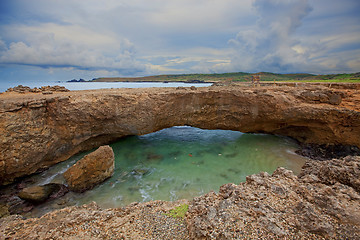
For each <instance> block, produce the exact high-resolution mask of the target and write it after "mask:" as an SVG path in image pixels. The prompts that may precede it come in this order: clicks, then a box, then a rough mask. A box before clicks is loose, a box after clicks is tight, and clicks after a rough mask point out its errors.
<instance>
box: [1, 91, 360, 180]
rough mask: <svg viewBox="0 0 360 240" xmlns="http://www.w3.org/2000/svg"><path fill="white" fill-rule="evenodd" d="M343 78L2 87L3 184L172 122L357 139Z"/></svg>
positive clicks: (324, 140)
mask: <svg viewBox="0 0 360 240" xmlns="http://www.w3.org/2000/svg"><path fill="white" fill-rule="evenodd" d="M294 86H295V85H294ZM341 86H342V88H341V89H340V88H328V87H323V86H312V85H309V86H307V85H305V86H301V87H271V86H267V87H259V88H249V87H238V86H228V87H209V88H192V89H193V90H191V89H190V88H181V89H175V88H153V89H106V90H91V91H71V92H54V93H53V94H51V95H43V94H40V93H28V94H19V93H4V94H1V95H0V185H1V184H6V183H9V182H12V181H14V179H16V178H18V177H22V176H26V175H29V174H32V173H34V172H37V171H41V170H42V169H45V168H48V167H49V166H51V165H53V164H55V163H58V162H61V161H64V160H66V159H68V158H69V157H71V156H73V155H74V154H76V153H78V152H80V151H85V150H90V149H92V148H95V147H99V146H101V145H104V144H108V143H110V142H112V141H114V140H116V139H118V138H121V137H124V136H128V135H142V134H146V133H151V132H155V131H158V130H161V129H163V128H168V127H172V126H182V125H189V126H193V127H200V128H203V129H227V130H236V131H242V132H265V133H272V134H279V135H285V136H290V137H293V138H295V139H297V140H299V141H300V142H304V143H316V144H343V145H356V146H358V147H360V93H359V90H358V89H357V86H360V85H354V86H355V87H354V86H353V85H351V86H352V87H351V88H347V85H341Z"/></svg>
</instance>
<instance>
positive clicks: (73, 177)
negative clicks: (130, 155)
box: [63, 146, 115, 192]
mask: <svg viewBox="0 0 360 240" xmlns="http://www.w3.org/2000/svg"><path fill="white" fill-rule="evenodd" d="M114 167H115V160H114V152H113V150H112V148H111V147H110V146H101V147H99V148H98V149H97V150H95V151H94V152H92V153H89V154H88V155H86V156H85V157H83V158H82V159H80V160H79V161H78V162H77V163H75V164H74V165H73V166H71V167H70V168H69V169H68V170H67V171H66V172H64V173H63V175H64V178H65V180H66V182H67V184H68V185H69V188H70V190H71V191H74V192H84V191H86V190H89V189H92V188H94V187H95V186H96V185H98V184H99V183H102V182H103V181H104V180H106V179H108V178H109V177H111V176H112V175H113V173H114Z"/></svg>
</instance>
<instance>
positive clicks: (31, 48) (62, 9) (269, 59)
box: [0, 0, 360, 81]
mask: <svg viewBox="0 0 360 240" xmlns="http://www.w3.org/2000/svg"><path fill="white" fill-rule="evenodd" d="M359 12H360V1H359V0H151V1H149V0H132V1H125V0H86V1H82V0H77V1H75V0H1V1H0V80H1V81H12V80H14V79H24V78H28V79H49V80H50V79H51V80H68V79H72V78H85V79H91V78H95V77H102V76H146V75H154V74H169V73H171V74H177V73H179V74H180V73H194V72H196V73H216V72H238V71H244V72H258V71H270V72H278V73H294V72H309V73H315V74H319V73H343V72H359V71H360V14H359Z"/></svg>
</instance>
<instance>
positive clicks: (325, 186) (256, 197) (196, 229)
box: [186, 157, 360, 239]
mask: <svg viewBox="0 0 360 240" xmlns="http://www.w3.org/2000/svg"><path fill="white" fill-rule="evenodd" d="M359 171H360V157H348V158H347V159H344V160H330V161H324V162H316V161H309V162H308V163H307V164H306V165H305V167H304V169H303V171H302V173H301V174H300V176H299V177H297V176H295V175H294V174H293V173H292V172H291V171H289V170H286V169H284V168H278V169H277V170H276V171H275V172H274V173H273V174H272V175H271V176H270V175H269V174H267V173H260V174H256V175H251V176H248V177H247V179H246V182H245V183H240V184H239V185H235V184H226V185H223V186H222V187H221V188H220V191H219V193H218V194H216V193H214V192H210V193H208V194H206V195H203V196H201V197H198V198H195V199H194V200H193V201H192V202H191V204H190V207H189V212H188V215H187V219H186V221H187V224H188V227H189V233H190V237H191V239H248V238H247V237H249V236H250V238H251V239H278V238H281V239H322V237H323V238H325V239H359V238H360V237H359V236H360V194H359V193H360V192H359V189H358V186H359V180H358V179H359V177H360V172H359Z"/></svg>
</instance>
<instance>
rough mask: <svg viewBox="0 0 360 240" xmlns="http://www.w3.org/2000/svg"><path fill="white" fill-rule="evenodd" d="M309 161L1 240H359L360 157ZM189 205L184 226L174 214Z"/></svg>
mask: <svg viewBox="0 0 360 240" xmlns="http://www.w3.org/2000/svg"><path fill="white" fill-rule="evenodd" d="M321 166H322V169H320V170H319V162H316V161H311V160H310V161H309V162H307V164H306V165H305V167H304V169H303V171H302V172H301V174H300V175H299V177H297V176H295V175H294V174H293V173H292V172H291V171H289V170H286V169H284V168H278V169H277V170H276V171H275V172H274V173H273V174H272V175H269V174H267V173H260V174H256V175H251V176H248V177H247V179H246V182H244V183H240V184H239V185H235V184H226V185H223V186H222V187H221V188H220V191H219V193H215V192H210V193H208V194H205V195H203V196H200V197H197V198H194V199H193V200H192V201H190V202H188V201H186V200H182V201H177V202H164V201H153V202H146V203H133V204H131V205H129V206H127V207H125V208H117V209H107V210H102V209H100V208H99V207H97V206H96V204H90V205H84V206H82V207H68V208H64V209H62V210H57V211H53V212H51V213H48V214H46V215H44V216H43V217H41V218H31V219H22V218H21V217H19V216H9V217H5V218H3V219H0V238H2V239H6V238H7V237H10V239H23V238H26V239H50V238H53V239H63V238H67V239H68V238H71V239H359V236H360V193H359V191H358V190H357V189H358V186H359V183H358V179H359V170H360V157H347V158H346V159H343V160H329V161H323V162H321ZM184 204H188V205H189V209H188V212H187V213H186V216H185V221H183V220H182V219H178V218H173V217H171V214H169V213H171V212H172V211H171V210H172V209H175V208H176V207H177V206H184Z"/></svg>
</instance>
